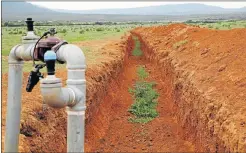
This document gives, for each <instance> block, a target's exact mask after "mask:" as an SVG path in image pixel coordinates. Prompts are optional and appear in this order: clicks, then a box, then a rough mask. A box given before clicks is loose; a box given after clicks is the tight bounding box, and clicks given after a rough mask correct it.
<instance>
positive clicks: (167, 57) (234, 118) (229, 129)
mask: <svg viewBox="0 0 246 153" xmlns="http://www.w3.org/2000/svg"><path fill="white" fill-rule="evenodd" d="M245 26H246V21H223V22H219V23H218V22H216V23H205V22H202V23H201V22H194V21H187V24H181V23H179V24H177V23H176V24H174V23H157V24H151V25H150V24H143V25H128V24H125V25H124V24H121V25H74V26H57V27H56V28H57V31H58V36H59V37H61V38H63V39H65V40H67V41H68V42H71V43H74V44H77V45H78V46H80V47H81V48H82V49H83V51H84V53H85V55H86V60H87V69H86V81H87V91H86V92H87V95H86V98H87V100H86V105H87V110H86V138H85V151H86V152H158V151H159V152H160V151H162V152H194V151H197V152H209V151H210V152H245V151H246V128H245V127H246V113H245V112H246V103H245V102H246V97H245V94H244V93H246V78H245V72H246V68H245V66H244V65H246V52H245V48H246V43H245V42H246V38H245V36H246V28H245ZM49 28H50V27H44V26H38V27H35V29H37V31H36V33H37V34H39V35H41V34H42V32H44V31H46V30H47V29H49ZM20 31H21V32H20ZM24 33H25V28H24V27H4V28H3V35H2V39H3V43H2V44H3V46H2V60H3V62H2V64H3V74H2V80H3V81H2V96H3V97H2V127H3V130H2V140H4V139H3V138H4V132H5V121H6V105H7V90H6V89H7V78H8V74H7V73H6V72H7V71H8V69H7V56H8V52H9V50H10V49H11V47H13V46H14V45H16V44H18V43H20V38H21V36H22V35H23V34H24ZM27 65H30V66H31V63H27ZM30 66H29V67H28V66H26V67H27V69H25V71H26V72H24V77H23V78H24V80H23V95H22V108H23V109H22V119H21V129H20V147H19V151H22V152H66V125H67V124H66V116H67V115H66V112H65V109H59V110H56V109H53V108H46V109H43V105H42V97H41V95H40V89H39V85H37V86H36V87H35V89H34V90H33V92H32V93H27V92H26V91H25V86H26V83H27V76H28V73H29V72H28V71H30V68H31V67H30ZM43 72H45V71H43ZM56 75H57V77H61V78H62V81H63V84H65V81H66V75H67V74H66V69H65V67H64V66H63V65H59V66H58V71H57V74H56ZM2 144H3V141H2Z"/></svg>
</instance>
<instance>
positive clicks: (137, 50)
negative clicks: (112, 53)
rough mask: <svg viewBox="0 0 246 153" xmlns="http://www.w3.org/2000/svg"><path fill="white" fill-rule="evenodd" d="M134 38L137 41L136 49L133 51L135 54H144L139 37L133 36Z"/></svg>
mask: <svg viewBox="0 0 246 153" xmlns="http://www.w3.org/2000/svg"><path fill="white" fill-rule="evenodd" d="M133 40H134V42H135V47H134V50H133V51H132V55H133V56H142V54H143V52H142V51H141V48H140V42H139V40H138V38H137V37H133Z"/></svg>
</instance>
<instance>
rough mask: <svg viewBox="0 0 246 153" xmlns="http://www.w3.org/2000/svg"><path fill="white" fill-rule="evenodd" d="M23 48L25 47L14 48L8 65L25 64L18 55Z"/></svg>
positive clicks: (17, 46)
mask: <svg viewBox="0 0 246 153" xmlns="http://www.w3.org/2000/svg"><path fill="white" fill-rule="evenodd" d="M22 48H23V45H16V46H14V47H13V48H12V49H11V51H10V53H9V57H8V63H9V64H21V63H22V64H23V61H22V59H21V58H19V57H18V56H17V55H16V53H17V52H20V51H21V50H22Z"/></svg>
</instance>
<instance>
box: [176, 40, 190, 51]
mask: <svg viewBox="0 0 246 153" xmlns="http://www.w3.org/2000/svg"><path fill="white" fill-rule="evenodd" d="M187 43H188V40H181V41H179V42H176V43H175V44H173V48H175V49H177V48H179V47H180V46H182V45H184V44H187Z"/></svg>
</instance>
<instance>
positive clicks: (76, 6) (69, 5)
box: [29, 1, 246, 10]
mask: <svg viewBox="0 0 246 153" xmlns="http://www.w3.org/2000/svg"><path fill="white" fill-rule="evenodd" d="M29 3H32V4H35V5H39V6H42V7H46V8H50V9H65V10H94V9H110V8H134V7H144V6H155V5H165V4H184V3H201V4H206V5H213V6H220V7H223V8H241V7H245V6H246V2H189V1H187V2H147V1H145V2H95V1H94V2H29Z"/></svg>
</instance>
